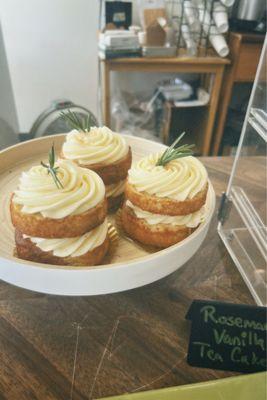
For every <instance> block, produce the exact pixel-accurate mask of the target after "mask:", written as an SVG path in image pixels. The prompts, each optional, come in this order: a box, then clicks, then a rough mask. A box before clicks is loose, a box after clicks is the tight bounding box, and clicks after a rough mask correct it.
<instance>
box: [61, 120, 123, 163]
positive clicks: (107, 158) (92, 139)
mask: <svg viewBox="0 0 267 400" xmlns="http://www.w3.org/2000/svg"><path fill="white" fill-rule="evenodd" d="M128 151H129V147H128V145H127V143H126V141H125V139H124V138H123V136H122V135H120V134H118V133H115V132H112V131H111V130H110V129H109V128H107V127H106V126H103V127H101V128H97V127H92V128H91V129H90V131H89V132H80V131H77V130H72V131H71V132H69V133H68V134H67V136H66V141H65V143H64V144H63V148H62V152H63V155H64V157H65V158H67V159H69V160H74V161H76V162H78V163H79V164H84V165H92V164H98V163H100V164H102V165H109V164H112V163H114V162H115V161H118V160H120V159H122V158H123V157H125V156H126V155H127V153H128Z"/></svg>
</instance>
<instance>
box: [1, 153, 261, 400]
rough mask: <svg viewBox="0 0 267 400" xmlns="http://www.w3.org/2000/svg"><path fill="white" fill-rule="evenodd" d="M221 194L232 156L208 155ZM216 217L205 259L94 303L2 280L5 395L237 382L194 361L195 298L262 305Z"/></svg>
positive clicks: (87, 394)
mask: <svg viewBox="0 0 267 400" xmlns="http://www.w3.org/2000/svg"><path fill="white" fill-rule="evenodd" d="M203 161H204V163H205V165H206V166H207V168H208V171H209V175H210V178H211V181H212V182H213V185H214V187H215V190H216V193H217V195H220V193H221V192H222V191H223V190H225V188H226V184H227V182H228V178H229V173H230V171H231V165H232V159H231V158H230V157H229V158H205V159H203ZM216 228H217V220H216V216H214V218H213V221H212V223H211V228H210V231H209V233H208V236H207V238H206V240H205V242H204V244H203V245H202V247H201V248H200V250H199V251H198V252H197V254H196V255H195V256H194V257H193V258H192V259H191V260H190V261H189V262H188V263H187V264H186V265H184V266H183V267H182V268H181V269H180V270H178V271H176V272H174V273H173V274H172V275H170V276H168V277H167V278H165V279H162V280H160V281H158V282H156V283H153V284H151V285H148V286H145V287H143V288H139V289H135V290H131V291H128V292H124V293H118V294H112V295H105V296H94V297H76V298H75V297H60V296H51V295H43V294H38V293H34V292H30V291H27V290H23V289H19V288H16V287H14V286H11V285H9V284H6V283H4V282H2V283H1V284H0V352H1V365H0V399H8V400H29V399H33V400H34V399H35V400H36V399H38V400H59V399H61V400H68V399H71V400H73V399H77V400H85V399H86V400H88V399H98V398H101V397H104V396H108V395H115V394H122V393H125V392H137V391H143V390H149V389H157V388H164V387H169V386H175V385H183V384H187V383H193V382H200V381H207V380H211V379H216V378H223V377H227V376H230V375H231V374H232V373H230V372H223V371H215V370H209V369H201V368H194V367H190V366H189V365H188V364H187V362H186V355H187V346H188V339H189V332H190V323H189V322H188V321H186V320H185V314H186V311H187V310H188V307H189V305H190V304H191V302H192V300H193V299H197V298H198V299H217V300H225V301H231V302H236V303H245V304H254V301H253V299H252V297H251V295H250V293H249V291H248V289H247V287H246V286H245V284H244V282H243V280H242V278H241V276H240V274H239V273H238V271H237V269H236V267H235V265H234V264H233V262H232V260H231V258H230V256H229V255H228V253H227V251H226V249H225V247H224V245H223V244H222V242H221V241H220V239H219V237H218V235H217V232H216Z"/></svg>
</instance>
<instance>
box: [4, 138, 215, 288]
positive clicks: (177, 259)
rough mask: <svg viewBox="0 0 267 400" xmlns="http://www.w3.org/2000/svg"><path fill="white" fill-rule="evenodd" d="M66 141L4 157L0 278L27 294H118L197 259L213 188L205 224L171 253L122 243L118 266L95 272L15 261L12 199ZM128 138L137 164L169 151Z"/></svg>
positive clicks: (28, 146) (44, 141) (45, 141)
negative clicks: (28, 174)
mask: <svg viewBox="0 0 267 400" xmlns="http://www.w3.org/2000/svg"><path fill="white" fill-rule="evenodd" d="M64 137H65V135H56V136H46V137H43V138H40V139H34V140H31V141H29V142H24V143H21V144H19V145H16V146H12V147H10V148H8V149H6V150H3V151H2V152H0V199H1V209H0V220H1V226H0V235H1V241H0V279H3V280H4V281H6V282H9V283H12V284H14V285H16V286H20V287H23V288H26V289H30V290H34V291H38V292H42V293H50V294H58V295H70V296H84V295H96V294H106V293H114V292H120V291H124V290H129V289H133V288H136V287H140V286H143V285H146V284H149V283H151V282H154V281H157V280H158V279H161V278H163V277H165V276H167V275H169V274H170V273H172V272H173V271H175V270H177V269H178V268H180V267H181V266H182V265H183V264H185V263H186V262H187V261H188V260H189V259H190V258H191V257H192V256H193V255H194V254H195V252H196V251H197V250H198V249H199V247H200V245H201V244H202V242H203V240H204V239H205V237H206V234H207V232H208V229H209V225H210V221H211V218H212V215H213V212H214V209H215V200H216V198H215V193H214V190H213V187H212V185H211V184H210V185H209V192H208V206H209V213H208V216H207V218H206V220H205V221H204V222H203V223H202V224H201V225H200V226H199V227H198V228H197V229H196V230H195V231H194V232H193V233H192V234H191V235H190V236H189V237H188V238H186V239H185V240H183V241H182V242H180V243H178V244H176V245H174V246H171V247H169V248H167V249H164V250H160V251H157V252H155V253H149V252H146V251H145V250H144V249H141V250H140V246H138V245H135V243H134V242H129V241H126V240H124V239H123V238H122V239H121V244H120V243H119V246H118V250H117V255H115V257H114V262H113V263H112V264H106V265H100V266H96V267H67V266H66V267H62V266H61V267H59V266H54V265H49V264H38V263H33V262H29V261H24V260H20V259H18V258H16V257H14V256H13V255H12V254H13V248H14V230H13V227H12V224H11V221H10V215H9V200H10V194H11V193H12V191H13V190H14V189H15V188H16V186H17V183H18V177H19V175H20V173H21V172H22V171H23V170H25V169H27V168H29V167H30V166H31V165H34V164H36V163H39V162H40V160H41V159H43V160H45V159H46V156H47V152H48V150H49V149H50V147H51V145H52V143H53V142H54V144H55V147H56V149H57V148H58V149H60V146H61V144H62V142H63V141H64ZM126 139H127V142H128V143H129V145H130V146H131V148H132V152H133V158H134V160H136V159H139V158H140V157H143V156H145V155H147V154H149V153H151V152H158V151H161V150H162V149H164V148H165V146H164V145H162V144H159V143H155V142H151V141H148V140H145V139H141V138H138V137H133V136H127V137H126ZM33 154H34V156H33ZM136 257H137V258H136Z"/></svg>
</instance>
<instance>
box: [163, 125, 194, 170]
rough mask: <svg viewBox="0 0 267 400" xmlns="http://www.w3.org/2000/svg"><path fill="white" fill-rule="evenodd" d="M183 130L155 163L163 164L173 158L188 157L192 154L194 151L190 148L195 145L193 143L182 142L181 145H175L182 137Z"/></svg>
mask: <svg viewBox="0 0 267 400" xmlns="http://www.w3.org/2000/svg"><path fill="white" fill-rule="evenodd" d="M184 135H185V132H183V133H182V134H181V135H180V136H179V137H178V138H177V139H176V140H175V141H174V142H173V144H172V145H171V146H170V147H168V148H167V149H166V150H165V151H164V153H163V154H162V156H161V157H160V158H159V159H158V161H157V163H156V165H162V166H163V167H164V165H166V164H168V163H169V162H170V161H172V160H175V159H176V158H182V157H188V156H192V155H193V154H194V152H193V151H192V150H191V149H192V148H193V147H194V146H195V145H194V144H184V145H183V146H179V147H175V146H176V145H177V143H179V142H180V140H181V139H182V138H183V137H184Z"/></svg>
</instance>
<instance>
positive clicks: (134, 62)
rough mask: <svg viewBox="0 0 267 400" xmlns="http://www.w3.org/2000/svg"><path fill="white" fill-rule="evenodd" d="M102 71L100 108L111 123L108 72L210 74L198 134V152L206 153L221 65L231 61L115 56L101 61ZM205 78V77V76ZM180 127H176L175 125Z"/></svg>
mask: <svg viewBox="0 0 267 400" xmlns="http://www.w3.org/2000/svg"><path fill="white" fill-rule="evenodd" d="M101 64H102V66H103V74H104V88H103V89H104V90H103V92H104V96H103V111H104V122H105V124H106V125H107V126H110V120H111V116H110V99H111V93H110V73H111V72H112V71H117V72H151V73H153V72H163V73H164V72H165V73H177V74H181V73H188V74H192V73H195V74H201V76H202V78H203V80H205V79H206V78H208V80H210V77H211V76H212V77H213V79H212V86H211V91H210V102H209V105H208V106H207V115H206V116H205V117H204V118H205V121H204V124H203V126H204V130H203V132H201V133H200V135H199V137H200V141H199V143H198V148H199V152H200V154H201V155H203V156H207V155H209V152H210V148H211V140H212V134H213V127H214V122H215V116H216V111H217V106H218V100H219V94H220V90H221V84H222V79H223V74H224V68H225V66H226V65H228V64H230V60H228V59H225V58H220V57H216V56H207V57H194V58H193V57H184V56H183V57H172V58H116V59H107V60H101ZM206 80H207V79H206ZM177 129H178V130H179V127H177Z"/></svg>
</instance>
